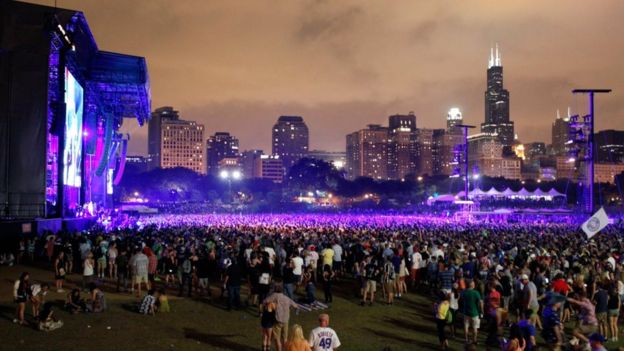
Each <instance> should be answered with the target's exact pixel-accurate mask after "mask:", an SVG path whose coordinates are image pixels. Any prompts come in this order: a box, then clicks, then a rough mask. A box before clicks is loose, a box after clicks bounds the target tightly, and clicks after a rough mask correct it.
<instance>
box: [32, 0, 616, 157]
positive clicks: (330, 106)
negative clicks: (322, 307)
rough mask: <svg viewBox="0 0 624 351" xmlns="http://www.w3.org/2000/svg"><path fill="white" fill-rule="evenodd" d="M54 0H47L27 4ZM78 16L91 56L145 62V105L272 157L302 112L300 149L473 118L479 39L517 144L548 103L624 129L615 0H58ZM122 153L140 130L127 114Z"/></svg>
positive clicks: (482, 68) (528, 137)
mask: <svg viewBox="0 0 624 351" xmlns="http://www.w3.org/2000/svg"><path fill="white" fill-rule="evenodd" d="M33 2H37V3H41V4H46V5H53V4H54V1H53V0H48V1H41V0H37V1H33ZM58 6H59V7H64V8H72V9H76V10H81V11H83V12H84V13H85V15H86V18H87V21H88V22H89V24H90V27H91V30H92V31H93V34H94V36H95V39H96V41H97V43H98V46H99V48H100V49H102V50H107V51H115V52H121V53H127V54H133V55H139V56H145V57H146V59H147V64H148V69H149V74H150V82H151V90H152V108H156V107H159V106H163V105H171V106H174V107H175V108H176V109H178V110H179V111H180V112H181V116H182V118H184V119H189V120H196V121H199V122H200V123H203V124H204V125H205V126H206V131H207V133H206V137H208V135H209V134H213V133H214V132H216V131H229V132H231V133H232V134H234V135H235V136H237V137H238V138H239V139H240V142H241V147H242V149H249V148H262V149H264V150H265V151H266V152H270V138H271V127H272V125H273V123H274V122H275V121H276V120H277V117H278V116H279V115H282V114H287V115H301V116H303V117H304V119H305V121H306V123H307V124H308V127H309V129H310V144H311V145H310V146H311V149H323V150H343V151H344V149H345V135H346V134H347V133H350V132H352V131H355V130H358V129H361V128H363V127H365V125H367V124H370V123H383V124H387V116H388V115H390V114H395V113H407V112H409V111H414V112H415V113H416V115H417V118H418V121H417V124H418V126H419V127H429V128H441V127H443V126H444V125H445V118H446V113H447V111H448V109H449V108H450V107H455V106H456V107H459V108H461V110H462V111H463V113H464V117H465V121H466V122H468V123H471V124H476V125H478V124H480V123H481V122H483V119H484V101H483V94H484V90H485V78H486V69H487V59H488V55H489V52H490V47H491V46H492V45H493V44H494V43H496V42H498V43H499V45H500V47H501V50H502V63H503V67H504V78H505V81H504V83H505V86H506V88H507V89H508V90H509V91H510V106H511V119H512V120H513V121H515V123H516V133H517V134H518V135H519V137H520V140H522V141H525V142H531V141H546V142H550V126H551V123H552V121H553V120H554V118H555V114H556V110H557V109H561V112H562V115H563V114H565V110H566V109H567V106H571V107H572V111H573V113H581V114H582V113H584V112H585V109H586V107H587V104H586V99H585V98H584V97H582V96H580V97H574V96H573V95H572V94H571V90H572V89H574V88H612V89H613V90H614V91H613V92H612V93H611V94H610V95H609V96H600V97H598V99H597V104H596V105H597V127H598V128H599V129H605V128H619V129H624V101H623V97H624V67H623V66H624V21H623V20H622V19H623V16H624V1H620V0H600V1H583V0H561V1H553V0H549V1H543V0H537V1H533V0H532V1H527V0H525V1H511V0H505V1H501V0H496V1H475V0H471V1H445V0H431V1H361V0H358V1H346V0H340V1H337V0H336V1H329V0H326V1H322V0H317V1H310V0H307V1H306V0H303V1H286V0H284V1H275V0H272V1H269V0H267V1H262V0H253V1H242V0H241V1H233V0H228V1H214V0H194V1H191V0H176V1H173V0H106V1H103V0H99V1H98V0H58ZM124 129H125V130H130V131H131V132H132V134H133V135H132V137H133V139H132V143H131V152H132V153H144V152H145V150H146V136H147V128H139V127H138V126H136V122H134V123H133V121H132V120H126V123H125V126H124Z"/></svg>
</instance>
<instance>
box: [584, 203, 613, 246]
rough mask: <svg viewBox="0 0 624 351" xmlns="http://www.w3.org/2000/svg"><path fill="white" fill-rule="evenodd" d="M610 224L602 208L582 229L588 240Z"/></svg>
mask: <svg viewBox="0 0 624 351" xmlns="http://www.w3.org/2000/svg"><path fill="white" fill-rule="evenodd" d="M607 224H609V217H607V213H606V212H605V210H604V208H602V207H601V208H600V210H598V212H596V213H594V215H593V216H592V217H591V218H590V219H588V220H587V221H586V222H585V223H583V225H582V226H581V228H582V229H583V231H584V232H585V234H587V239H591V238H592V237H593V236H594V235H596V234H598V232H599V231H601V230H602V228H604V227H606V226H607Z"/></svg>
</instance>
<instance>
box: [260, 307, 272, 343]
mask: <svg viewBox="0 0 624 351" xmlns="http://www.w3.org/2000/svg"><path fill="white" fill-rule="evenodd" d="M260 309H261V316H260V326H261V327H262V351H270V350H271V341H272V340H273V325H275V303H273V302H269V303H263V304H262V305H260Z"/></svg>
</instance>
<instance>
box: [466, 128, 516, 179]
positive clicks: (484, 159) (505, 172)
mask: <svg viewBox="0 0 624 351" xmlns="http://www.w3.org/2000/svg"><path fill="white" fill-rule="evenodd" d="M521 166H522V162H521V160H520V158H518V157H515V156H512V157H503V144H502V142H501V141H500V138H499V136H498V135H497V134H489V133H480V134H475V135H471V136H469V137H468V169H469V172H471V173H472V172H478V174H480V175H483V176H486V177H504V178H507V179H521V177H522V172H521Z"/></svg>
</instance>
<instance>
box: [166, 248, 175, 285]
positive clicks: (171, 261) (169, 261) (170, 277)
mask: <svg viewBox="0 0 624 351" xmlns="http://www.w3.org/2000/svg"><path fill="white" fill-rule="evenodd" d="M177 271H178V259H177V258H176V251H175V250H170V251H169V252H168V255H167V257H166V258H165V285H166V286H169V283H171V284H175V280H176V278H175V276H176V272H177Z"/></svg>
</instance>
